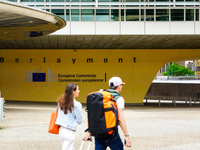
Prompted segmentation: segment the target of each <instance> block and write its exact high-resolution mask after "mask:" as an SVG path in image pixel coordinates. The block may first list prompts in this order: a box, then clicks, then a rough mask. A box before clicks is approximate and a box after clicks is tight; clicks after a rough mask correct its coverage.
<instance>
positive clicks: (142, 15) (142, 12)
mask: <svg viewBox="0 0 200 150" xmlns="http://www.w3.org/2000/svg"><path fill="white" fill-rule="evenodd" d="M141 21H144V9H141Z"/></svg>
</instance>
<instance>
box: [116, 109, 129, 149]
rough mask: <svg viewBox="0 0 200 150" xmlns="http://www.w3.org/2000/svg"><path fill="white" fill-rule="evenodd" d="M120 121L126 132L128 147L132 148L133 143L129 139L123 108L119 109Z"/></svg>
mask: <svg viewBox="0 0 200 150" xmlns="http://www.w3.org/2000/svg"><path fill="white" fill-rule="evenodd" d="M118 120H119V125H120V127H121V129H122V131H123V132H124V135H125V140H126V146H127V147H131V141H130V138H129V134H128V130H127V126H126V120H125V118H124V110H123V108H118Z"/></svg>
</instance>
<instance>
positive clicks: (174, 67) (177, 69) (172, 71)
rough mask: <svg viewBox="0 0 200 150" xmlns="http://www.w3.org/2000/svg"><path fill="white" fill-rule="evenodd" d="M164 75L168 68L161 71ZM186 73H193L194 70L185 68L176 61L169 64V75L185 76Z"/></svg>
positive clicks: (166, 73)
mask: <svg viewBox="0 0 200 150" xmlns="http://www.w3.org/2000/svg"><path fill="white" fill-rule="evenodd" d="M162 74H163V75H164V76H167V75H168V68H167V69H166V72H162ZM186 75H195V72H194V71H192V70H190V69H189V68H185V66H183V65H179V64H178V63H177V62H174V63H173V64H171V65H170V66H169V76H186Z"/></svg>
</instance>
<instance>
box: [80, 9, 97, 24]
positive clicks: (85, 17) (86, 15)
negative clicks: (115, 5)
mask: <svg viewBox="0 0 200 150" xmlns="http://www.w3.org/2000/svg"><path fill="white" fill-rule="evenodd" d="M81 21H94V9H82V10H81Z"/></svg>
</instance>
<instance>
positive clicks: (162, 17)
mask: <svg viewBox="0 0 200 150" xmlns="http://www.w3.org/2000/svg"><path fill="white" fill-rule="evenodd" d="M156 21H169V10H168V9H156Z"/></svg>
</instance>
